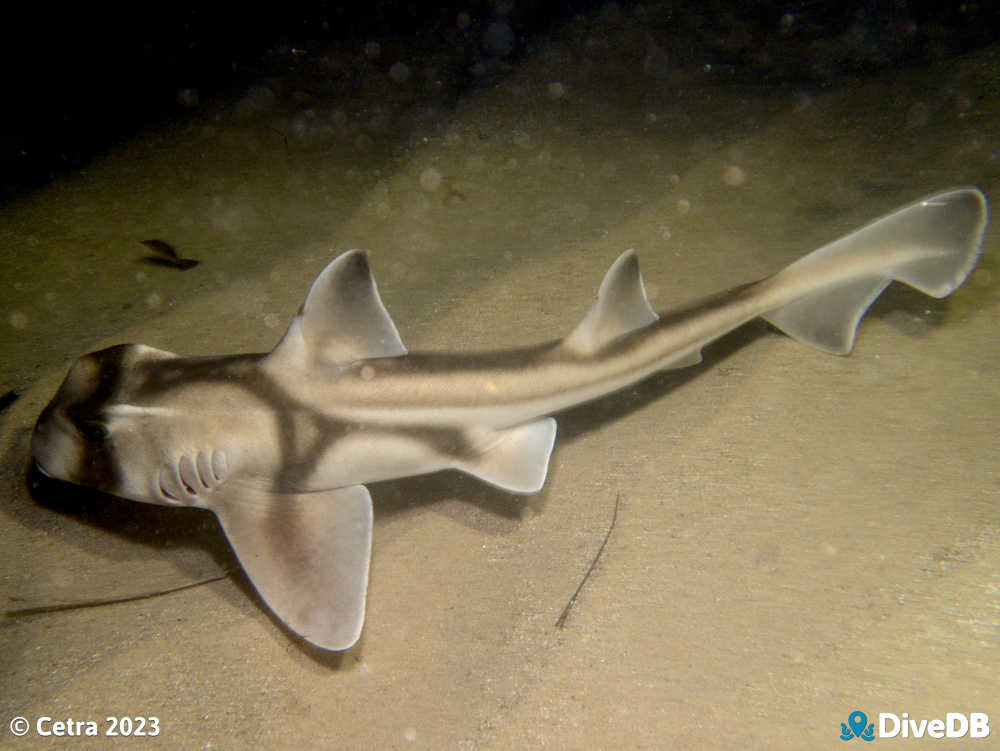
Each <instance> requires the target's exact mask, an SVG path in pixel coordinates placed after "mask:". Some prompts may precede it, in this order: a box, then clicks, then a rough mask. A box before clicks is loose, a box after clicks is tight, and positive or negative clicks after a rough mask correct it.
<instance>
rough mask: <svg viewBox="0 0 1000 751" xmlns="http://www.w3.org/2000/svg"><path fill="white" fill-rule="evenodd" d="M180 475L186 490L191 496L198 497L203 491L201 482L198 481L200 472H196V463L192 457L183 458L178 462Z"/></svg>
mask: <svg viewBox="0 0 1000 751" xmlns="http://www.w3.org/2000/svg"><path fill="white" fill-rule="evenodd" d="M178 475H179V476H180V478H181V483H182V484H183V485H184V489H185V490H187V491H188V493H190V494H191V495H198V493H199V492H200V491H201V490H202V489H203V486H202V484H201V481H200V480H199V479H198V472H197V471H196V470H195V466H194V462H193V461H192V460H191V457H190V456H182V457H181V460H180V462H178Z"/></svg>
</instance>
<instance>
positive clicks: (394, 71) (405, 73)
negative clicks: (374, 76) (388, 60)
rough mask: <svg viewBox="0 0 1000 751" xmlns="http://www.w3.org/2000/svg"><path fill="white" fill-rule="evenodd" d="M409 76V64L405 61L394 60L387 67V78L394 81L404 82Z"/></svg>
mask: <svg viewBox="0 0 1000 751" xmlns="http://www.w3.org/2000/svg"><path fill="white" fill-rule="evenodd" d="M409 77H410V66H409V65H407V64H406V63H400V62H395V63H393V64H392V67H390V68H389V78H391V79H392V80H393V81H395V82H396V83H406V80H407V79H408V78H409Z"/></svg>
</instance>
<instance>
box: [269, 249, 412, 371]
mask: <svg viewBox="0 0 1000 751" xmlns="http://www.w3.org/2000/svg"><path fill="white" fill-rule="evenodd" d="M405 354H406V347H404V346H403V342H402V340H401V339H400V338H399V331H397V330H396V324H394V323H393V322H392V318H390V317H389V312H388V311H387V310H386V309H385V305H383V304H382V299H381V298H380V297H379V295H378V288H377V287H376V286H375V279H374V278H373V277H372V273H371V268H370V267H369V266H368V259H367V258H366V257H365V254H364V252H363V251H360V250H348V251H347V252H345V253H341V254H340V255H339V256H337V257H336V258H335V259H333V260H332V261H330V263H329V264H328V265H327V267H326V268H325V269H323V271H322V272H320V275H319V276H318V277H316V281H314V282H313V285H312V287H310V289H309V294H308V295H307V296H306V301H305V302H304V303H302V307H301V308H300V309H299V312H298V314H297V315H296V316H295V318H294V319H293V320H292V323H291V325H290V326H289V327H288V331H286V332H285V336H284V337H282V339H281V341H280V342H278V346H277V347H275V348H274V351H272V352H271V354H270V355H268V360H269V361H270V362H271V363H272V364H279V365H282V366H289V367H297V368H309V367H317V366H343V365H346V364H349V363H352V362H355V361H357V360H368V359H371V358H376V357H398V356H400V355H405Z"/></svg>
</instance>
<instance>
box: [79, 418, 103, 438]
mask: <svg viewBox="0 0 1000 751" xmlns="http://www.w3.org/2000/svg"><path fill="white" fill-rule="evenodd" d="M76 429H77V431H78V432H79V433H80V435H82V436H83V437H84V439H85V440H87V441H90V442H91V443H101V442H102V441H106V440H107V439H108V436H110V435H111V431H110V430H108V426H107V425H105V424H104V423H103V422H100V421H99V420H81V421H80V422H78V423H77V425H76Z"/></svg>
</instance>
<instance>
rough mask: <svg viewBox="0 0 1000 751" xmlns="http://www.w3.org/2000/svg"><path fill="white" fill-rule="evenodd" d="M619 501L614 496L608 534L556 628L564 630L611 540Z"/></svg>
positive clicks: (620, 495) (618, 496) (557, 621)
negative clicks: (577, 599)
mask: <svg viewBox="0 0 1000 751" xmlns="http://www.w3.org/2000/svg"><path fill="white" fill-rule="evenodd" d="M621 501H622V494H621V493H619V494H618V495H617V496H615V510H614V512H612V514H611V524H609V525H608V532H607V534H605V535H604V542H602V543H601V547H599V548H598V549H597V555H595V556H594V560H592V561H591V562H590V566H588V567H587V571H586V573H584V575H583V578H582V579H581V580H580V584H579V586H577V588H576V591H575V592H574V593H573V596H572V597H570V598H569V602H567V603H566V607H564V608H563V611H562V613H560V614H559V618H558V619H557V620H556V628H564V627H565V626H566V619H567V618H568V617H569V611H570V610H572V609H573V606H574V605H575V604H576V598H577V597H579V596H580V592H581V591H582V590H583V585H584V584H586V583H587V579H589V578H590V574H591V572H592V571H593V570H594V568H595V567H596V566H597V562H598V561H599V560H600V559H601V554H602V553H603V552H604V548H606V547H607V545H608V540H610V539H611V533H612V531H614V528H615V522H616V521H618V506H619V505H620V504H621Z"/></svg>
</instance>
